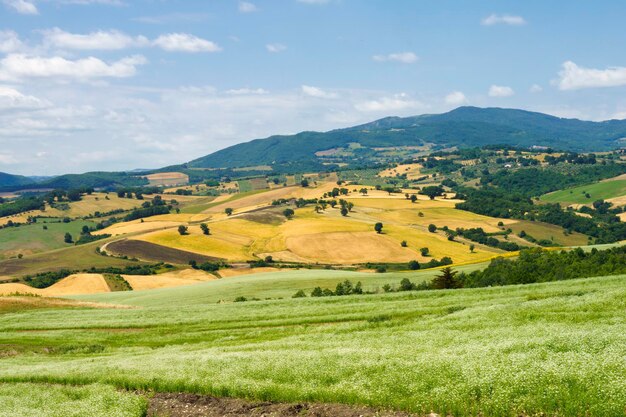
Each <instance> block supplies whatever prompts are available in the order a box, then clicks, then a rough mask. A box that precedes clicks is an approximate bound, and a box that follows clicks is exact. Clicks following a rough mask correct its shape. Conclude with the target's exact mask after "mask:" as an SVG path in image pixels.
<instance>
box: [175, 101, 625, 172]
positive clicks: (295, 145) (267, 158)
mask: <svg viewBox="0 0 626 417" xmlns="http://www.w3.org/2000/svg"><path fill="white" fill-rule="evenodd" d="M624 138H626V120H609V121H604V122H590V121H582V120H578V119H563V118H559V117H554V116H550V115H547V114H542V113H535V112H529V111H524V110H516V109H501V108H477V107H459V108H457V109H455V110H452V111H450V112H448V113H443V114H433V115H421V116H413V117H404V118H401V117H387V118H384V119H380V120H376V121H374V122H371V123H367V124H363V125H360V126H354V127H350V128H345V129H337V130H332V131H329V132H301V133H298V134H295V135H288V136H280V135H278V136H271V137H269V138H265V139H256V140H253V141H250V142H246V143H241V144H238V145H234V146H231V147H228V148H226V149H222V150H220V151H217V152H215V153H212V154H210V155H207V156H204V157H202V158H198V159H195V160H193V161H191V162H189V163H188V164H187V166H188V167H190V168H234V167H242V166H255V165H266V164H269V165H272V164H274V165H283V164H293V163H295V162H299V163H307V162H308V163H315V162H318V158H317V156H316V155H315V154H316V152H321V151H328V150H332V149H337V148H345V147H349V146H350V145H354V144H357V145H358V147H360V148H365V149H371V148H376V147H394V146H419V145H424V144H435V145H440V146H458V147H475V146H484V145H493V144H506V145H514V146H523V147H530V146H533V145H536V146H546V147H551V148H555V149H559V150H568V151H605V150H610V149H616V148H618V147H619V146H620V141H621V140H622V139H624ZM363 151H364V150H363V149H362V150H361V153H362V154H363Z"/></svg>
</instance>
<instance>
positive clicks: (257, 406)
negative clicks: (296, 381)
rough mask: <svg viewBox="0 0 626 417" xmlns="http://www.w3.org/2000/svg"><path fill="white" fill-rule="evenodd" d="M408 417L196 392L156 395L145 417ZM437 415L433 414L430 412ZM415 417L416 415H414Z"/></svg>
mask: <svg viewBox="0 0 626 417" xmlns="http://www.w3.org/2000/svg"><path fill="white" fill-rule="evenodd" d="M164 416H167V417H235V416H238V417H296V416H299V417H304V416H306V417H410V416H411V415H410V414H407V413H402V412H393V411H389V412H387V411H382V410H376V409H373V408H366V407H358V406H348V405H340V404H309V403H295V404H285V403H271V402H252V401H245V400H240V399H235V398H215V397H209V396H202V395H195V394H155V395H154V396H153V397H152V398H151V399H150V407H149V409H148V417H164ZM432 416H436V415H434V414H433V415H432ZM415 417H417V416H415Z"/></svg>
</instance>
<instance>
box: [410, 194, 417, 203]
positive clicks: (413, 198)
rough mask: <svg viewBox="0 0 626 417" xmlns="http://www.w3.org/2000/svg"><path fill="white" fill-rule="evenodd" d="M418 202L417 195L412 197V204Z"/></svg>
mask: <svg viewBox="0 0 626 417" xmlns="http://www.w3.org/2000/svg"><path fill="white" fill-rule="evenodd" d="M416 201H417V196H416V195H415V194H412V195H411V203H415V202H416Z"/></svg>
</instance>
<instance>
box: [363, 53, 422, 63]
mask: <svg viewBox="0 0 626 417" xmlns="http://www.w3.org/2000/svg"><path fill="white" fill-rule="evenodd" d="M372 59H373V60H374V61H378V62H387V61H392V62H401V63H403V64H412V63H414V62H417V60H418V59H419V58H418V56H417V55H415V54H414V53H413V52H396V53H392V54H388V55H374V56H373V57H372Z"/></svg>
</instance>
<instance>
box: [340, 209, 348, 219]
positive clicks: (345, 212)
mask: <svg viewBox="0 0 626 417" xmlns="http://www.w3.org/2000/svg"><path fill="white" fill-rule="evenodd" d="M341 215H342V216H344V217H346V216H347V215H348V209H347V208H346V207H342V208H341Z"/></svg>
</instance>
